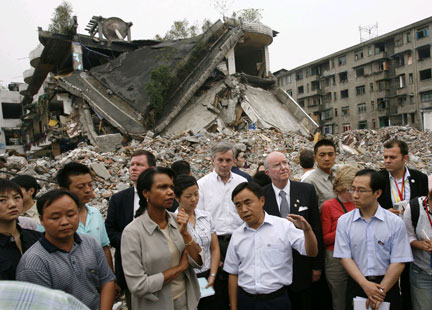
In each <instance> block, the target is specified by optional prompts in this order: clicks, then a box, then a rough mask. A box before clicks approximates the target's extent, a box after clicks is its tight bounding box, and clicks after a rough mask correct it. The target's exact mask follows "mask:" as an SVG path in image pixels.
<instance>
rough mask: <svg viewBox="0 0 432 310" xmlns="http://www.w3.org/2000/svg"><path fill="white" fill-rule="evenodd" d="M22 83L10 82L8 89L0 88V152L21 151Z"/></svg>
mask: <svg viewBox="0 0 432 310" xmlns="http://www.w3.org/2000/svg"><path fill="white" fill-rule="evenodd" d="M22 85H23V83H10V84H9V85H8V89H6V88H5V89H0V105H1V107H0V154H2V153H4V152H5V151H6V150H11V149H15V150H17V151H18V152H23V143H22V139H21V129H20V127H21V119H20V117H21V116H22V114H23V113H22V106H21V99H22V96H21V95H20V93H19V91H20V87H21V86H22Z"/></svg>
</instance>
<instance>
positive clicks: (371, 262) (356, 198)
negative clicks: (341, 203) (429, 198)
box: [333, 169, 413, 310]
mask: <svg viewBox="0 0 432 310" xmlns="http://www.w3.org/2000/svg"><path fill="white" fill-rule="evenodd" d="M383 187H384V176H383V175H382V174H380V173H379V172H377V171H375V170H372V169H364V170H360V171H359V172H357V174H356V176H355V178H354V181H353V184H352V188H350V189H349V190H350V192H351V193H352V197H353V202H354V204H355V206H356V209H354V210H353V211H351V212H348V213H346V214H344V215H342V216H341V217H340V218H339V221H338V225H337V230H336V241H335V248H334V253H333V256H334V257H336V258H340V259H341V263H342V266H343V267H344V268H345V270H346V271H347V272H348V274H349V275H350V278H349V280H348V286H347V298H346V300H347V307H346V309H353V304H352V302H353V298H354V297H356V296H361V297H365V298H367V302H366V306H367V307H368V306H370V307H371V308H372V309H379V306H380V304H381V303H382V302H383V301H387V302H390V309H391V310H399V309H402V305H401V300H400V299H401V297H400V292H399V286H398V279H399V276H400V275H401V273H402V271H403V270H404V268H405V263H408V262H412V260H413V258H412V253H411V248H410V245H409V240H408V234H407V232H406V230H405V225H404V223H403V221H402V219H401V218H400V217H398V216H397V215H395V214H393V213H391V212H389V211H387V210H385V209H383V208H382V207H381V206H380V205H379V203H378V198H379V197H380V196H381V194H382V191H383Z"/></svg>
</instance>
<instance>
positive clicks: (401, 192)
mask: <svg viewBox="0 0 432 310" xmlns="http://www.w3.org/2000/svg"><path fill="white" fill-rule="evenodd" d="M408 158H409V156H408V145H407V144H406V143H405V142H404V141H401V140H388V141H387V142H385V143H384V166H385V170H381V171H380V173H381V174H382V175H383V176H384V177H385V186H384V189H383V193H382V195H381V197H379V198H378V202H379V204H380V205H381V206H382V207H383V208H384V209H388V210H389V211H391V212H393V213H395V214H403V212H404V210H405V206H406V205H407V203H408V202H409V201H410V199H413V198H415V197H419V196H426V195H427V193H428V177H427V175H425V174H424V173H421V172H420V171H418V170H414V169H410V168H407V167H406V166H405V165H406V163H407V162H408ZM401 292H402V302H403V309H407V310H408V309H411V296H410V285H409V268H406V269H405V270H404V272H403V274H402V276H401Z"/></svg>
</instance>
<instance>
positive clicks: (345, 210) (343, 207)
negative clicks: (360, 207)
mask: <svg viewBox="0 0 432 310" xmlns="http://www.w3.org/2000/svg"><path fill="white" fill-rule="evenodd" d="M336 200H337V201H339V203H340V205H341V206H342V209H343V210H344V213H347V212H348V211H347V209H346V208H345V206H344V204H343V203H342V201H340V200H339V198H336Z"/></svg>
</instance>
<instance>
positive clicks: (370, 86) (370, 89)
mask: <svg viewBox="0 0 432 310" xmlns="http://www.w3.org/2000/svg"><path fill="white" fill-rule="evenodd" d="M373 91H374V90H373V83H369V92H370V93H372V92H373Z"/></svg>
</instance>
